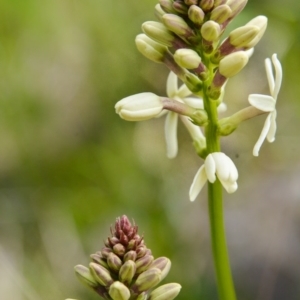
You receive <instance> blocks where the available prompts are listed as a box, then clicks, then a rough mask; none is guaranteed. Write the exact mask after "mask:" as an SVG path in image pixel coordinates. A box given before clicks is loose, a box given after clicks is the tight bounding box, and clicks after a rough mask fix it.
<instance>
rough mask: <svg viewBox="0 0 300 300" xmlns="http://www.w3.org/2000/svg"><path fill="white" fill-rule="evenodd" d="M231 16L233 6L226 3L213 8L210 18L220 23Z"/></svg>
mask: <svg viewBox="0 0 300 300" xmlns="http://www.w3.org/2000/svg"><path fill="white" fill-rule="evenodd" d="M230 16H231V8H230V7H229V6H228V5H226V4H224V5H220V6H217V7H216V8H214V9H213V11H212V12H211V15H210V20H212V21H215V22H217V23H219V24H222V23H224V22H225V21H226V20H227V19H228V18H229V17H230Z"/></svg>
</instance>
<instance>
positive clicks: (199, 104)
mask: <svg viewBox="0 0 300 300" xmlns="http://www.w3.org/2000/svg"><path fill="white" fill-rule="evenodd" d="M182 100H183V102H184V103H185V104H187V105H188V106H191V107H193V108H197V109H204V104H203V100H202V99H201V98H196V97H186V98H182Z"/></svg>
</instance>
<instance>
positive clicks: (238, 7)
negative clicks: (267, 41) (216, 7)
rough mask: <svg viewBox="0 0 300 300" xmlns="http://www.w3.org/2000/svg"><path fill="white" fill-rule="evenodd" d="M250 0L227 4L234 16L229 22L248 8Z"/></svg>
mask: <svg viewBox="0 0 300 300" xmlns="http://www.w3.org/2000/svg"><path fill="white" fill-rule="evenodd" d="M247 2H248V0H228V1H227V2H226V4H227V5H228V6H229V7H230V8H231V11H232V14H231V16H230V18H229V19H228V21H230V20H232V19H233V18H234V17H236V16H237V15H238V14H239V13H240V12H241V11H242V10H243V9H244V7H245V6H246V4H247Z"/></svg>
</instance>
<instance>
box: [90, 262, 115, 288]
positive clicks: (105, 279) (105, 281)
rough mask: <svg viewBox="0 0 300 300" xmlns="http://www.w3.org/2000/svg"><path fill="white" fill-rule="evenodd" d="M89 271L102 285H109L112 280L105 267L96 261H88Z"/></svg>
mask: <svg viewBox="0 0 300 300" xmlns="http://www.w3.org/2000/svg"><path fill="white" fill-rule="evenodd" d="M89 267H90V272H91V274H92V275H93V277H94V279H95V280H96V281H97V282H98V283H100V284H101V285H103V286H110V285H111V284H112V283H113V282H114V281H113V279H112V278H111V276H110V273H109V271H108V270H107V269H105V268H103V267H102V266H100V265H98V264H96V263H90V265H89Z"/></svg>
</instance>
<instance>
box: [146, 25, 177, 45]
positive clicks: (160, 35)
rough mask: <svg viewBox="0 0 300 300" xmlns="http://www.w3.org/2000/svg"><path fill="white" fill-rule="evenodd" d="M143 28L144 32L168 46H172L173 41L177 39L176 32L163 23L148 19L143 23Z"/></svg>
mask: <svg viewBox="0 0 300 300" xmlns="http://www.w3.org/2000/svg"><path fill="white" fill-rule="evenodd" d="M142 29H143V31H144V33H145V34H147V36H149V37H150V38H151V39H153V40H154V41H156V42H158V43H160V44H163V45H165V46H168V47H171V46H172V42H173V41H174V39H175V37H174V34H173V33H172V32H170V31H169V30H168V28H167V27H166V26H165V25H163V24H162V23H160V22H154V21H148V22H145V23H143V25H142Z"/></svg>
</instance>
